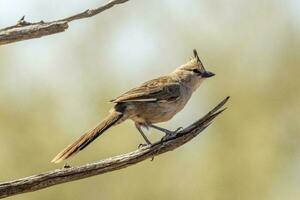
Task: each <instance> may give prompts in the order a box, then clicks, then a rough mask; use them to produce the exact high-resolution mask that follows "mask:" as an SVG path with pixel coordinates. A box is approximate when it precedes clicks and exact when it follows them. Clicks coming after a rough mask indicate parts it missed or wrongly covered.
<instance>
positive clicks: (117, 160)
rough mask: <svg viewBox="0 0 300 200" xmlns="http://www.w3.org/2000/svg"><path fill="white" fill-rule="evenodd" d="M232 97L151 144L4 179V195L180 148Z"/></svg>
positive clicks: (1, 191) (0, 193)
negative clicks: (8, 179)
mask: <svg viewBox="0 0 300 200" xmlns="http://www.w3.org/2000/svg"><path fill="white" fill-rule="evenodd" d="M228 99H229V97H227V98H225V99H224V100H223V101H222V102H220V103H219V104H218V105H217V106H216V107H215V108H214V109H212V110H211V111H210V112H209V113H207V114H206V115H205V116H204V117H202V118H201V119H200V120H198V121H196V122H195V123H193V124H192V125H190V126H188V127H187V128H185V129H183V130H182V131H180V132H178V133H177V134H176V135H173V136H170V137H169V138H165V139H164V140H163V141H159V142H156V143H154V144H152V145H151V146H146V147H143V148H141V149H138V150H136V151H133V152H130V153H127V154H123V155H119V156H115V157H111V158H107V159H104V160H101V161H99V162H96V163H92V164H86V165H83V166H78V167H68V168H63V169H56V170H54V171H49V172H45V173H41V174H37V175H33V176H29V177H26V178H22V179H18V180H13V181H9V182H4V183H0V198H5V197H9V196H13V195H17V194H21V193H26V192H33V191H36V190H40V189H43V188H47V187H51V186H54V185H58V184H61V183H66V182H71V181H75V180H79V179H83V178H87V177H91V176H95V175H99V174H104V173H108V172H111V171H115V170H119V169H122V168H125V167H128V166H131V165H134V164H136V163H138V162H141V161H143V160H146V159H147V158H153V157H154V156H157V155H159V154H162V153H165V152H167V151H171V150H173V149H176V148H177V147H179V146H181V145H183V144H185V143H186V142H188V141H190V140H191V139H192V138H194V137H195V136H197V135H198V134H199V133H200V132H202V131H203V130H204V129H205V128H206V127H208V126H209V125H210V124H211V123H212V121H213V119H214V118H215V117H216V116H218V115H219V114H220V113H221V112H223V111H224V110H225V109H222V107H223V106H224V104H225V103H226V102H227V100H228Z"/></svg>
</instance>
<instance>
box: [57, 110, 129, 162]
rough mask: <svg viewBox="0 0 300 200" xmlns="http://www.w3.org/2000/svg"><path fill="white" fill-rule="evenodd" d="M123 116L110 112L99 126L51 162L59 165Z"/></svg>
mask: <svg viewBox="0 0 300 200" xmlns="http://www.w3.org/2000/svg"><path fill="white" fill-rule="evenodd" d="M122 116H123V114H122V113H120V112H116V111H114V112H112V113H110V114H109V115H108V116H107V117H106V118H105V119H104V120H103V121H102V122H100V124H98V125H97V126H96V127H95V128H94V129H92V130H90V131H88V132H87V133H85V134H84V135H83V136H81V137H80V138H79V139H78V140H76V141H75V142H74V143H72V144H70V145H69V146H67V147H66V148H65V149H64V150H62V151H61V152H60V153H59V154H57V156H55V157H54V158H53V160H52V161H51V162H53V163H59V162H61V161H63V160H65V159H67V158H69V157H71V156H73V155H75V154H76V153H78V152H79V151H81V150H82V149H84V148H85V147H86V146H87V145H89V144H90V143H91V142H93V141H94V140H95V139H96V138H97V137H98V136H99V135H101V134H102V133H103V132H104V131H106V130H107V129H109V128H110V127H111V126H113V125H114V124H115V123H116V122H118V121H119V120H120V119H121V118H122Z"/></svg>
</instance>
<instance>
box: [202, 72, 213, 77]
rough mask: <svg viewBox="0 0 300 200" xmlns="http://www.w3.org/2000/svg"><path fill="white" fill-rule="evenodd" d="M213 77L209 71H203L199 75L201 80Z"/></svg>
mask: <svg viewBox="0 0 300 200" xmlns="http://www.w3.org/2000/svg"><path fill="white" fill-rule="evenodd" d="M214 75H215V74H214V73H212V72H209V71H204V72H203V73H202V74H201V76H202V77H203V78H209V77H212V76H214Z"/></svg>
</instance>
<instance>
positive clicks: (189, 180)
mask: <svg viewBox="0 0 300 200" xmlns="http://www.w3.org/2000/svg"><path fill="white" fill-rule="evenodd" d="M105 2H106V1H104V0H94V1H92V0H89V1H88V0H87V1H76V0H68V1H60V0H52V1H39V0H27V1H17V0H1V1H0V27H6V26H10V25H13V24H15V23H16V21H17V20H19V19H20V18H21V17H22V16H23V15H26V19H27V20H28V21H39V20H41V19H43V20H44V21H48V20H54V19H58V18H61V17H65V16H69V15H72V14H75V13H77V12H80V11H83V10H85V9H87V8H93V7H96V6H98V5H101V4H102V3H105ZM299 36H300V1H298V0H288V1H282V0H265V1H264V0H263V1H261V0H252V1H247V0H242V1H241V0H225V1H220V0H219V1H217V0H213V1H211V0H185V1H183V0H153V1H146V0H140V1H137V0H132V1H129V2H127V3H125V4H122V5H120V6H117V7H115V8H113V9H110V10H109V11H106V12H104V13H102V14H100V15H97V16H95V17H93V18H90V19H86V20H81V21H75V22H72V23H71V24H70V28H69V29H68V30H67V31H66V32H64V33H60V34H57V35H52V36H48V37H44V38H41V39H34V40H28V41H24V42H18V43H13V44H10V45H5V46H1V47H0V147H1V151H0V158H1V160H0V181H7V180H12V179H15V178H20V177H24V176H28V175H32V174H36V173H39V172H43V171H46V170H52V169H55V168H57V167H61V166H62V165H54V164H52V163H50V162H49V161H50V160H51V159H52V158H53V156H54V155H55V154H56V153H58V152H59V151H60V150H61V149H62V148H64V147H65V146H66V145H68V144H69V143H70V142H72V141H74V140H75V139H76V138H77V137H79V136H80V135H81V134H82V133H83V132H84V131H85V130H87V129H89V128H91V127H93V126H94V125H95V124H97V122H99V121H100V120H101V119H102V118H103V117H104V116H105V115H106V114H107V112H108V110H109V108H110V107H111V106H112V104H111V103H109V102H108V101H109V100H110V99H113V98H114V97H116V96H118V95H119V94H121V93H122V92H125V91H126V90H128V89H130V88H132V87H134V86H136V85H138V84H140V83H142V82H144V81H145V80H149V79H151V78H155V77H157V76H159V75H162V74H166V73H168V72H170V71H172V70H173V69H174V68H175V67H177V66H179V65H181V64H183V63H185V62H186V61H188V60H189V58H190V57H191V56H192V49H193V48H196V49H197V50H198V52H199V54H200V57H201V58H202V61H203V63H204V64H205V66H206V68H207V69H209V70H210V71H213V72H215V73H216V74H217V76H215V77H214V78H212V79H210V80H208V81H206V82H205V83H204V84H203V85H202V86H201V88H200V90H198V91H197V92H196V93H195V94H194V96H193V97H192V99H191V101H190V102H189V103H188V105H187V106H186V108H185V109H184V110H183V111H182V112H181V113H179V114H178V115H177V116H176V117H174V118H173V119H172V121H170V122H167V123H164V124H162V126H164V127H166V128H170V129H175V128H177V127H178V126H186V125H188V124H190V123H191V122H193V121H195V120H197V119H198V118H199V117H201V116H202V115H203V114H205V113H206V112H207V111H208V110H209V109H210V108H212V107H213V106H215V104H216V103H218V102H219V101H220V100H221V99H223V98H224V97H225V96H227V95H230V96H231V100H230V102H229V104H228V107H229V108H228V110H226V112H225V113H224V114H222V116H220V117H219V118H218V119H217V120H216V121H215V122H214V123H213V124H212V126H211V127H209V128H208V129H207V130H206V131H205V134H203V135H202V136H201V137H197V138H195V139H194V140H192V141H191V142H189V143H188V144H186V145H184V146H183V147H181V148H179V149H176V150H175V151H173V152H169V153H166V154H163V155H161V156H159V157H157V158H155V160H154V162H150V161H149V160H148V161H144V162H142V163H139V164H137V165H135V166H132V167H129V168H126V169H123V170H119V171H116V172H112V173H109V174H105V175H101V176H97V177H93V178H89V179H85V180H80V181H77V182H72V183H67V184H63V185H59V186H55V187H51V188H49V189H45V190H42V191H38V192H34V193H28V194H23V195H19V196H14V197H11V198H10V199H17V200H23V199H24V200H26V199H30V200H35V199H44V200H47V199H49V200H50V199H64V200H67V199H72V200H77V199H111V200H114V199H126V200H127V199H128V200H129V199H143V200H144V199H145V200H148V199H149V200H150V199H173V200H177V199H206V200H214V199H218V200H240V199H243V200H253V199H256V200H267V199H270V200H271V199H272V200H282V199H284V200H294V199H297V197H299V195H300V190H299V184H300V173H299V169H300V133H299V131H300V123H299V122H300V121H299V114H300V103H299V101H300V92H299V84H300V79H299V74H300V66H299V65H300V37H299ZM149 137H150V138H151V139H152V140H153V141H155V140H158V139H159V138H160V137H161V135H160V134H159V133H158V132H156V131H151V134H150V136H149ZM142 141H143V140H142V138H141V136H140V135H139V134H138V132H137V131H136V130H135V128H134V126H133V123H132V122H130V121H128V122H126V123H123V124H122V125H120V126H118V127H114V128H112V129H110V130H109V131H107V133H106V134H104V135H103V136H101V138H99V139H98V140H96V141H95V142H94V143H93V144H92V145H91V146H89V147H88V148H87V149H86V150H85V151H83V152H82V153H80V154H78V155H77V156H76V157H74V158H73V159H71V160H70V161H68V164H70V165H79V164H85V163H89V162H93V161H97V160H100V159H103V158H106V157H110V156H113V155H118V154H120V153H125V152H129V151H132V150H134V149H136V148H137V145H138V144H139V143H141V142H142Z"/></svg>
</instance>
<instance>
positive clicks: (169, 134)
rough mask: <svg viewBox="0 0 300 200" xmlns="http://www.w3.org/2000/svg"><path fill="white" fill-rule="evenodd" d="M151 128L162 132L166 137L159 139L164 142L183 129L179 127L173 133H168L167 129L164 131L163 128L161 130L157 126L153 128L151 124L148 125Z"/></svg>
mask: <svg viewBox="0 0 300 200" xmlns="http://www.w3.org/2000/svg"><path fill="white" fill-rule="evenodd" d="M149 126H150V127H151V128H154V129H156V130H159V131H161V132H164V133H165V134H166V135H165V136H164V137H163V138H162V139H161V140H162V141H163V140H165V139H166V138H168V137H171V136H173V135H176V134H177V133H178V132H180V131H181V130H182V129H183V128H182V127H179V128H177V129H176V130H175V131H170V130H168V129H165V128H162V127H159V126H155V125H153V124H150V125H149Z"/></svg>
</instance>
